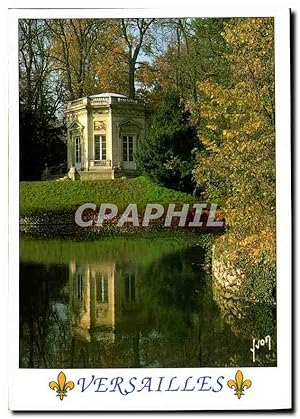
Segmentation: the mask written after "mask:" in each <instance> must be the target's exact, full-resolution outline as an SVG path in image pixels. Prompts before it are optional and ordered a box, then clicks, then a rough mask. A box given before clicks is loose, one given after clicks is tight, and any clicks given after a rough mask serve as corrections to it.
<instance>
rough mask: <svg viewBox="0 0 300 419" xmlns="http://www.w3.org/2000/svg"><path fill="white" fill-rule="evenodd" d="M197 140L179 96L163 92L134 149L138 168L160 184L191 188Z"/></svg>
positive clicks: (189, 190) (171, 92)
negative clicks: (143, 136)
mask: <svg viewBox="0 0 300 419" xmlns="http://www.w3.org/2000/svg"><path fill="white" fill-rule="evenodd" d="M198 143H199V142H198V141H197V135H196V130H195V128H194V127H193V126H192V125H191V124H190V122H189V113H188V112H187V111H185V109H184V106H183V104H182V102H181V100H180V97H179V96H178V94H177V93H176V92H175V91H169V92H167V93H166V95H165V97H164V98H163V100H162V102H161V104H160V105H159V106H158V108H157V109H156V111H155V112H154V115H153V117H152V122H151V128H150V134H149V137H148V138H147V139H145V140H144V142H143V144H142V146H141V147H139V149H138V151H137V152H136V155H135V158H136V161H137V165H138V167H139V169H140V171H141V172H142V173H143V174H145V175H146V176H148V177H149V178H150V179H152V180H153V181H155V182H157V183H158V184H160V185H163V186H167V187H169V188H172V189H179V190H184V191H188V192H192V191H193V186H194V184H193V181H192V169H193V167H194V164H195V160H194V157H193V153H192V152H193V150H194V149H195V147H196V145H197V144H198Z"/></svg>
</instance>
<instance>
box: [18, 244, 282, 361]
mask: <svg viewBox="0 0 300 419" xmlns="http://www.w3.org/2000/svg"><path fill="white" fill-rule="evenodd" d="M20 253H21V264H20V367H21V368H130V367H132V368H133V367H134V368H136V367H141V368H143V367H168V368H170V367H181V368H183V367H226V366H228V367H229V366H274V365H276V351H275V349H276V339H275V336H276V329H275V319H274V312H273V310H272V309H271V308H270V307H264V306H258V305H255V306H251V307H247V306H245V313H244V314H245V315H244V316H242V318H234V317H233V318H232V316H226V313H224V310H222V307H220V306H218V305H217V303H216V302H215V301H214V298H213V293H212V283H211V278H210V275H209V274H208V273H207V272H206V271H205V270H204V263H205V262H204V258H205V252H204V250H203V248H201V246H199V245H195V244H193V243H189V242H184V241H183V242H182V241H181V242H176V241H174V242H173V241H168V240H167V239H159V238H155V239H144V240H137V239H130V240H124V239H107V240H102V241H93V242H72V241H62V240H60V241H59V240H39V239H25V238H21V248H20ZM266 335H270V336H271V339H272V350H271V351H270V350H269V349H268V348H267V347H266V346H264V347H262V348H260V349H259V350H257V351H256V362H255V364H253V361H252V353H251V352H250V348H251V347H252V339H253V338H257V339H259V338H264V337H265V336H266Z"/></svg>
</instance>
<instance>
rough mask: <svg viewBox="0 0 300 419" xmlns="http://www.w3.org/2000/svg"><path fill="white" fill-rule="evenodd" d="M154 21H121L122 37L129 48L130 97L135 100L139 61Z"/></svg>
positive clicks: (142, 19)
mask: <svg viewBox="0 0 300 419" xmlns="http://www.w3.org/2000/svg"><path fill="white" fill-rule="evenodd" d="M153 22H154V19H145V18H136V19H121V29H122V35H123V37H124V40H125V43H126V47H127V64H128V95H129V97H130V98H133V99H134V98H135V73H136V69H137V60H138V57H139V54H140V52H141V51H142V47H143V44H144V42H145V38H146V34H147V32H148V30H149V28H150V26H151V24H152V23H153Z"/></svg>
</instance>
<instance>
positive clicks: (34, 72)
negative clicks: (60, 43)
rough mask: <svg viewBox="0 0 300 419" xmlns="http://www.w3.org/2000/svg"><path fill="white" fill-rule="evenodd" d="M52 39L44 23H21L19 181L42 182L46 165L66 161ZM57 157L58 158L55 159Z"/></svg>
mask: <svg viewBox="0 0 300 419" xmlns="http://www.w3.org/2000/svg"><path fill="white" fill-rule="evenodd" d="M50 44H51V35H50V33H49V30H48V28H47V26H46V25H45V22H44V21H43V20H37V19H20V22H19V116H20V121H19V122H20V124H19V132H20V177H21V179H28V180H32V179H40V176H41V173H42V170H43V168H44V167H45V164H46V163H47V164H49V165H51V164H55V165H57V164H59V163H60V162H62V161H63V160H64V154H65V144H64V142H63V139H62V132H63V130H62V123H61V121H59V120H58V116H57V115H58V113H59V111H60V107H61V101H60V95H59V92H60V81H59V80H58V79H57V77H56V75H55V69H54V67H53V63H52V60H51V56H50V51H49V45H50ZM53 154H55V156H53Z"/></svg>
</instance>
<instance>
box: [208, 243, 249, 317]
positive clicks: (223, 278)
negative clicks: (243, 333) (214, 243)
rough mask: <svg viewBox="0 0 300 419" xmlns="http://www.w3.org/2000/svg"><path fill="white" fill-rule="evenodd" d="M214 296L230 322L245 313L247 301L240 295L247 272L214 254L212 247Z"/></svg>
mask: <svg viewBox="0 0 300 419" xmlns="http://www.w3.org/2000/svg"><path fill="white" fill-rule="evenodd" d="M212 276H213V284H212V288H213V298H214V300H215V301H216V303H217V304H218V306H219V307H220V310H221V312H222V314H223V317H224V318H225V320H226V321H227V322H228V323H231V321H232V320H234V318H242V317H243V316H244V315H245V302H244V301H242V299H241V296H240V290H241V285H242V283H243V281H244V279H245V274H244V273H243V272H242V271H241V270H240V269H238V268H235V267H234V266H233V264H232V263H230V262H227V261H226V260H225V258H224V259H222V258H217V257H216V256H215V255H214V247H213V249H212Z"/></svg>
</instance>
